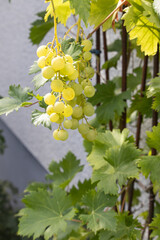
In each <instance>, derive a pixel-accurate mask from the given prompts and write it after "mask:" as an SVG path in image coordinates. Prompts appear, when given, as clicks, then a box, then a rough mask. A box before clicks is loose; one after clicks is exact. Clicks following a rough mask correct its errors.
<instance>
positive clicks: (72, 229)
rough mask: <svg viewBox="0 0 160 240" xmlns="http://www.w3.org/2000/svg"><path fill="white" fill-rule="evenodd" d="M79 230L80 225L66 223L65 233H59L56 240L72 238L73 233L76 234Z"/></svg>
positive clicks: (70, 222)
mask: <svg viewBox="0 0 160 240" xmlns="http://www.w3.org/2000/svg"><path fill="white" fill-rule="evenodd" d="M79 228H80V223H78V222H72V221H67V227H66V230H65V232H62V231H61V232H59V233H58V236H57V240H68V239H70V238H69V237H71V236H74V234H75V233H78V230H79Z"/></svg>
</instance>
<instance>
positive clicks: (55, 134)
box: [53, 129, 60, 140]
mask: <svg viewBox="0 0 160 240" xmlns="http://www.w3.org/2000/svg"><path fill="white" fill-rule="evenodd" d="M58 132H59V130H58V129H56V130H54V132H53V137H54V139H55V140H60V139H59V137H58Z"/></svg>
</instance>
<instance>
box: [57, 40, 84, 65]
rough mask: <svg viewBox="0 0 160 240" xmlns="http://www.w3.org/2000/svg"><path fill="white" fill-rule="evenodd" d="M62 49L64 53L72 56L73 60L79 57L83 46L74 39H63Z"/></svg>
mask: <svg viewBox="0 0 160 240" xmlns="http://www.w3.org/2000/svg"><path fill="white" fill-rule="evenodd" d="M61 48H62V51H63V52H64V53H65V54H68V55H70V56H72V58H73V59H74V60H77V59H78V58H79V55H80V54H81V53H82V49H83V47H82V46H80V45H79V44H78V43H76V42H75V41H74V39H72V38H71V39H67V40H63V41H62V43H61Z"/></svg>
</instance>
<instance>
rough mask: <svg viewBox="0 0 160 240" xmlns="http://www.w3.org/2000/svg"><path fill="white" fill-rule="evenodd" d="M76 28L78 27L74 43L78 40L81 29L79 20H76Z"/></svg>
mask: <svg viewBox="0 0 160 240" xmlns="http://www.w3.org/2000/svg"><path fill="white" fill-rule="evenodd" d="M77 26H78V28H77V37H76V42H78V40H79V33H80V29H81V19H80V18H78V21H77Z"/></svg>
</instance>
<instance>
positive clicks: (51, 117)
mask: <svg viewBox="0 0 160 240" xmlns="http://www.w3.org/2000/svg"><path fill="white" fill-rule="evenodd" d="M58 119H59V115H58V114H57V113H52V114H51V115H50V121H51V122H57V121H58Z"/></svg>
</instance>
